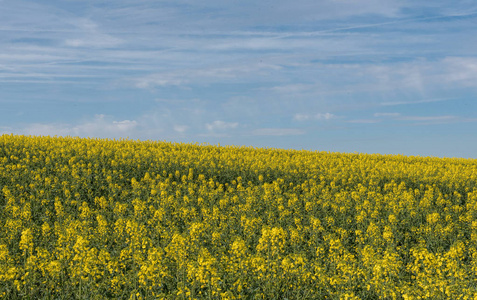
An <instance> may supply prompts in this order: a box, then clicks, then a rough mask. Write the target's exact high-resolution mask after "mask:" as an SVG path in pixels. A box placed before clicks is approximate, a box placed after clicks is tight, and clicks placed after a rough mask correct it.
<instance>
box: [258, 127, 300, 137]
mask: <svg viewBox="0 0 477 300" xmlns="http://www.w3.org/2000/svg"><path fill="white" fill-rule="evenodd" d="M302 134H305V131H303V130H301V129H296V128H259V129H255V130H253V131H252V135H258V136H259V135H264V136H266V135H270V136H286V135H302Z"/></svg>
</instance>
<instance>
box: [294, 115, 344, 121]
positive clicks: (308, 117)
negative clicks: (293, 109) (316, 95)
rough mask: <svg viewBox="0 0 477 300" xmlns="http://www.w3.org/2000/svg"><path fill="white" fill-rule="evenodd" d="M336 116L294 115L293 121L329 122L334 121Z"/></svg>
mask: <svg viewBox="0 0 477 300" xmlns="http://www.w3.org/2000/svg"><path fill="white" fill-rule="evenodd" d="M336 117H337V116H336V115H334V114H331V113H318V114H314V115H310V114H295V115H294V116H293V119H294V120H296V121H307V120H331V119H335V118H336Z"/></svg>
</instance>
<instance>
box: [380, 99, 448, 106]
mask: <svg viewBox="0 0 477 300" xmlns="http://www.w3.org/2000/svg"><path fill="white" fill-rule="evenodd" d="M455 99H456V98H434V99H424V100H415V101H391V102H381V103H380V105H382V106H395V105H408V104H420V103H432V102H441V101H450V100H455Z"/></svg>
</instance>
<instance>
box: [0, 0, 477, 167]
mask: <svg viewBox="0 0 477 300" xmlns="http://www.w3.org/2000/svg"><path fill="white" fill-rule="evenodd" d="M0 7H1V8H0V134H10V133H13V134H23V135H37V136H40V135H50V136H54V135H57V136H80V137H98V138H110V139H119V138H129V139H134V140H137V139H139V140H159V141H170V142H186V143H207V144H220V145H237V146H253V147H266V148H285V149H297V150H301V149H306V150H313V151H315V150H316V151H330V152H346V153H380V154H404V155H419V156H437V157H462V158H477V99H476V96H477V52H476V49H477V38H476V37H477V2H475V1H473V0H456V1H443V0H436V1H428V0H425V1H424V0H396V1H382V0H295V1H282V0H273V1H268V0H263V1H249V0H240V1H238V0H237V1H236V0H230V1H218V0H202V1H192V0H186V1H182V0H174V1H160V0H155V1H147V0H121V1H101V0H81V1H75V0H67V1H66V0H63V1H57V0H49V1H42V0H39V1H23V0H0Z"/></svg>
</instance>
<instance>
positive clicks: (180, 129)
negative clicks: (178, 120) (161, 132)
mask: <svg viewBox="0 0 477 300" xmlns="http://www.w3.org/2000/svg"><path fill="white" fill-rule="evenodd" d="M188 128H189V126H186V125H174V131H176V132H179V133H184V132H186V130H187V129H188Z"/></svg>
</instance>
